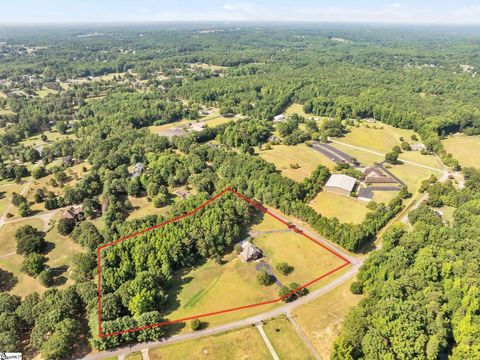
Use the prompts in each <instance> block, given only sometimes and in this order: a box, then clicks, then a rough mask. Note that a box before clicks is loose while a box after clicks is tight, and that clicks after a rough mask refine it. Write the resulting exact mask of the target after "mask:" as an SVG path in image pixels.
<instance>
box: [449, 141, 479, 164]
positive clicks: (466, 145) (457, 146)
mask: <svg viewBox="0 0 480 360" xmlns="http://www.w3.org/2000/svg"><path fill="white" fill-rule="evenodd" d="M442 143H443V146H444V147H445V150H447V152H449V153H451V154H452V155H453V157H454V158H455V159H457V160H458V161H459V162H460V165H462V166H473V167H477V168H479V167H480V136H466V135H463V134H456V135H453V136H449V137H448V138H447V139H445V140H443V141H442Z"/></svg>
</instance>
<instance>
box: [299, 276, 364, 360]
mask: <svg viewBox="0 0 480 360" xmlns="http://www.w3.org/2000/svg"><path fill="white" fill-rule="evenodd" d="M353 281H354V279H351V280H349V281H347V282H345V283H343V284H342V285H340V286H338V287H337V288H335V289H333V290H332V291H330V292H328V293H326V294H325V295H323V296H321V297H319V298H318V299H315V300H313V301H312V302H310V303H308V304H306V305H303V306H301V307H299V308H297V309H296V310H294V311H293V315H294V316H295V320H296V321H297V323H298V324H299V325H300V327H301V328H302V330H303V332H304V333H305V335H306V336H307V337H308V339H309V340H310V342H311V343H312V345H313V346H314V347H315V349H316V350H317V351H318V353H319V355H320V357H321V358H322V359H329V358H330V354H331V353H332V349H333V343H334V341H335V338H336V337H337V336H338V334H339V333H340V328H341V324H342V321H343V319H344V318H345V316H346V315H347V313H348V311H349V310H350V309H351V308H352V307H354V306H355V305H356V304H358V302H359V301H360V300H361V299H362V296H360V295H354V294H352V293H351V292H350V284H351V283H352V282H353ZM312 315H314V316H312Z"/></svg>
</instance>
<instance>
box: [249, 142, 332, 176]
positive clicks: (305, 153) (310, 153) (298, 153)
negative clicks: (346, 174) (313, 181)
mask: <svg viewBox="0 0 480 360" xmlns="http://www.w3.org/2000/svg"><path fill="white" fill-rule="evenodd" d="M258 154H259V155H260V157H262V159H264V160H266V161H268V162H270V163H272V164H274V165H275V167H276V168H277V169H278V170H279V171H280V172H281V173H282V174H283V175H284V176H286V177H288V178H290V179H292V180H295V181H298V182H302V181H303V180H304V179H305V178H306V177H308V176H310V174H311V173H312V171H313V170H315V168H316V167H317V166H318V165H324V166H326V167H328V168H329V169H333V168H334V167H335V163H334V162H333V161H331V160H330V159H328V158H327V157H326V156H324V155H322V154H320V153H319V152H317V151H315V150H313V149H311V148H309V147H308V146H307V145H305V144H301V145H296V146H287V145H274V146H273V147H272V149H271V150H262V151H260V152H258ZM292 164H298V165H299V166H300V168H298V169H293V168H292V167H291V165H292Z"/></svg>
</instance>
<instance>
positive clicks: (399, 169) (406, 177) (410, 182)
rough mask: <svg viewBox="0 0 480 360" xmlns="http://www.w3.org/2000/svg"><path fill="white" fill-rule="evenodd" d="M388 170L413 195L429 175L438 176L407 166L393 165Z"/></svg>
mask: <svg viewBox="0 0 480 360" xmlns="http://www.w3.org/2000/svg"><path fill="white" fill-rule="evenodd" d="M389 170H390V171H391V172H392V173H393V174H394V175H396V176H398V177H399V178H400V179H401V180H403V181H404V182H405V183H406V184H407V187H408V190H409V191H410V192H411V193H413V194H416V193H417V191H418V189H419V187H420V184H421V182H422V180H424V179H427V178H428V177H429V176H430V175H431V174H434V175H435V176H439V175H440V173H437V172H435V171H431V170H427V169H423V168H419V167H417V166H413V165H407V164H402V165H394V166H391V167H390V169H389Z"/></svg>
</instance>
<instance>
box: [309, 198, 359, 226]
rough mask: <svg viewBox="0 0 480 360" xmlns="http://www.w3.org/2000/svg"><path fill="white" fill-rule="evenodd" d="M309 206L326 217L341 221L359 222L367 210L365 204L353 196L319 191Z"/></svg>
mask: <svg viewBox="0 0 480 360" xmlns="http://www.w3.org/2000/svg"><path fill="white" fill-rule="evenodd" d="M310 206H311V207H312V208H313V209H315V211H317V212H318V213H319V214H321V215H322V216H326V217H336V218H337V219H338V220H339V221H340V222H342V223H354V224H359V223H361V222H362V221H363V219H365V216H366V215H367V214H368V212H369V210H368V209H367V204H366V203H365V202H363V201H361V200H358V199H355V198H353V197H349V196H344V195H339V194H334V193H330V192H326V191H321V192H319V193H318V195H317V196H316V197H315V198H314V199H313V200H312V201H311V202H310Z"/></svg>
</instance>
